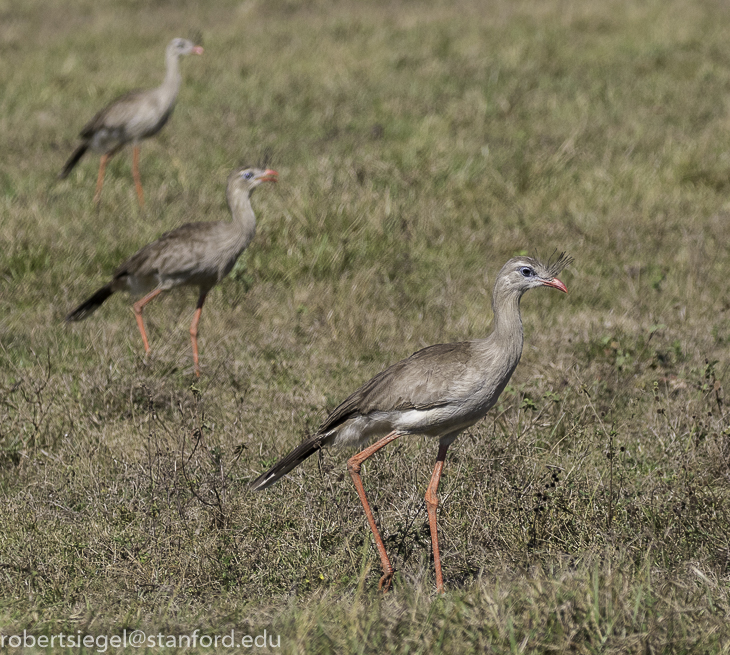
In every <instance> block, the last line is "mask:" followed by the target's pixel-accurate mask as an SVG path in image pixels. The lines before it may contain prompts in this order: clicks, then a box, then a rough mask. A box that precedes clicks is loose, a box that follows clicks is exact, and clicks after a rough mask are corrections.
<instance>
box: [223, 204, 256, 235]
mask: <svg viewBox="0 0 730 655" xmlns="http://www.w3.org/2000/svg"><path fill="white" fill-rule="evenodd" d="M231 196H232V197H231ZM228 206H229V207H230V209H231V216H232V217H233V222H232V226H233V229H234V230H235V232H236V238H237V241H239V243H240V247H241V249H243V248H245V247H246V246H247V245H248V244H249V243H250V242H251V239H253V237H254V235H255V234H256V215H255V214H254V213H253V207H252V206H251V196H250V195H249V194H248V193H238V194H230V196H229V198H228Z"/></svg>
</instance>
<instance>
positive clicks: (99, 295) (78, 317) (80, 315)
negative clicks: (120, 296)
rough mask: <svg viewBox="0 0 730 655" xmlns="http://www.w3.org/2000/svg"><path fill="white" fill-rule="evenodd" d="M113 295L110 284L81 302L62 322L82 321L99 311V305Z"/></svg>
mask: <svg viewBox="0 0 730 655" xmlns="http://www.w3.org/2000/svg"><path fill="white" fill-rule="evenodd" d="M113 293H114V291H113V290H112V285H111V282H110V283H109V284H107V285H106V286H104V287H102V288H101V289H99V290H98V291H97V292H96V293H95V294H94V295H93V296H91V297H90V298H87V299H86V300H84V302H82V303H81V304H80V305H79V306H78V307H77V308H76V309H74V310H73V311H72V312H71V313H70V314H69V315H68V316H66V318H65V319H64V320H65V321H66V322H67V323H70V322H72V321H83V320H84V319H85V318H86V317H87V316H89V315H90V314H93V313H94V312H95V311H96V310H97V309H99V307H101V304H102V303H103V302H104V301H105V300H106V299H107V298H108V297H109V296H111V295H112V294H113Z"/></svg>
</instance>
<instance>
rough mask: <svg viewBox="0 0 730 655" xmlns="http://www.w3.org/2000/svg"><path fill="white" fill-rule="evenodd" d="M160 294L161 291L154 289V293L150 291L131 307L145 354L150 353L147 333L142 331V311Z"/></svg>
mask: <svg viewBox="0 0 730 655" xmlns="http://www.w3.org/2000/svg"><path fill="white" fill-rule="evenodd" d="M161 293H162V289H155V290H154V291H150V293H148V294H147V295H146V296H145V297H144V298H142V299H140V300H138V301H137V302H136V303H134V305H132V311H133V312H134V318H136V319H137V326H138V327H139V332H140V334H141V335H142V342H143V343H144V351H145V354H146V353H148V352H149V351H150V344H149V342H148V341H147V333H146V332H145V329H144V321H143V320H142V310H143V309H144V306H145V305H146V304H147V303H148V302H149V301H150V300H153V299H154V298H157V296H159V295H160V294H161Z"/></svg>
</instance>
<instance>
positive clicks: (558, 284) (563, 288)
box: [543, 277, 568, 293]
mask: <svg viewBox="0 0 730 655" xmlns="http://www.w3.org/2000/svg"><path fill="white" fill-rule="evenodd" d="M543 284H544V285H545V286H546V287H552V288H553V289H558V290H559V291H562V292H563V293H568V288H567V287H566V286H565V285H564V284H563V283H562V282H561V281H560V280H558V278H556V277H554V278H553V279H552V280H545V282H543Z"/></svg>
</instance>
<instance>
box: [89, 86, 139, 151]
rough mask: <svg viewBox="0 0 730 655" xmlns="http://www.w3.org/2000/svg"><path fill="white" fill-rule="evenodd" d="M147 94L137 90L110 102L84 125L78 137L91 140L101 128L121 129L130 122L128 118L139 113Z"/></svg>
mask: <svg viewBox="0 0 730 655" xmlns="http://www.w3.org/2000/svg"><path fill="white" fill-rule="evenodd" d="M147 93H148V92H147V90H140V89H137V90H135V91H129V92H128V93H125V94H124V95H121V96H119V97H118V98H116V99H115V100H112V101H111V102H110V103H109V104H108V105H107V106H106V107H104V108H103V109H101V110H100V111H98V112H97V113H96V114H95V115H94V117H93V118H92V119H91V120H90V121H89V122H88V123H87V124H86V125H84V128H83V129H82V130H81V133H80V135H79V136H81V138H83V139H91V138H92V137H93V136H94V134H95V133H96V132H98V131H99V130H100V129H102V128H106V129H118V128H120V127H123V126H124V125H125V124H126V123H127V122H128V121H129V120H130V117H132V116H134V114H135V113H136V112H137V111H139V106H140V102H143V100H144V97H145V96H146V95H147Z"/></svg>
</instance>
